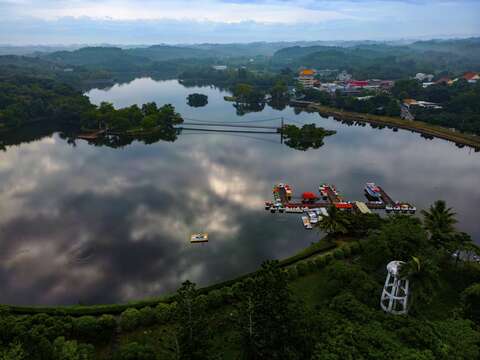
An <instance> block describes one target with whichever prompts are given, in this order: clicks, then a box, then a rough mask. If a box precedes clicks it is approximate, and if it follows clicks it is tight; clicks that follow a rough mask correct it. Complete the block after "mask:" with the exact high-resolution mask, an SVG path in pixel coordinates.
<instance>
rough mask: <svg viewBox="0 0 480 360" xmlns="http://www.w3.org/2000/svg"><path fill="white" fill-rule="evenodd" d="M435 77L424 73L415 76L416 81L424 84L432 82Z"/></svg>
mask: <svg viewBox="0 0 480 360" xmlns="http://www.w3.org/2000/svg"><path fill="white" fill-rule="evenodd" d="M434 77H435V76H433V75H432V74H424V73H418V74H417V75H415V79H417V80H418V81H422V82H423V81H427V82H431V81H432V80H433V78H434Z"/></svg>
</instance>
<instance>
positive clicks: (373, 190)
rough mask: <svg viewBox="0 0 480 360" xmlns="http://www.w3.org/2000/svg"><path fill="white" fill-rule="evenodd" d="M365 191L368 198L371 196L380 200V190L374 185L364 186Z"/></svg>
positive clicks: (372, 183) (370, 183) (367, 184)
mask: <svg viewBox="0 0 480 360" xmlns="http://www.w3.org/2000/svg"><path fill="white" fill-rule="evenodd" d="M365 191H366V192H367V194H368V195H369V196H371V197H372V198H374V199H381V198H382V194H381V190H380V188H379V187H378V186H377V185H376V184H375V183H374V182H369V183H366V184H365Z"/></svg>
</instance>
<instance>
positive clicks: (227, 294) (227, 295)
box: [220, 286, 234, 304]
mask: <svg viewBox="0 0 480 360" xmlns="http://www.w3.org/2000/svg"><path fill="white" fill-rule="evenodd" d="M220 292H221V293H222V298H223V302H224V303H226V304H229V303H231V302H232V301H233V298H234V296H233V290H232V288H231V287H230V286H224V287H222V288H221V289H220Z"/></svg>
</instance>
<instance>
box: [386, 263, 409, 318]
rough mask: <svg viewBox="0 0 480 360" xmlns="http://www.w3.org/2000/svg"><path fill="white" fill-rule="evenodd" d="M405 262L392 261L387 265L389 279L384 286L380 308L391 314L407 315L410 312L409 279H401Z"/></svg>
mask: <svg viewBox="0 0 480 360" xmlns="http://www.w3.org/2000/svg"><path fill="white" fill-rule="evenodd" d="M403 264H405V263H404V262H403V261H391V262H389V263H388V265H387V279H386V280H385V285H384V286H383V291H382V297H381V298H380V306H381V307H382V309H383V310H384V311H386V312H388V313H391V314H397V315H401V314H406V313H407V312H408V294H409V293H408V292H409V283H408V279H406V278H400V274H399V273H400V268H401V266H402V265H403Z"/></svg>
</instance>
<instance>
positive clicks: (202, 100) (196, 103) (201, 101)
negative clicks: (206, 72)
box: [187, 93, 208, 107]
mask: <svg viewBox="0 0 480 360" xmlns="http://www.w3.org/2000/svg"><path fill="white" fill-rule="evenodd" d="M187 104H188V105H189V106H191V107H202V106H206V105H207V104H208V96H207V95H204V94H197V93H194V94H190V95H188V97H187Z"/></svg>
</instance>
